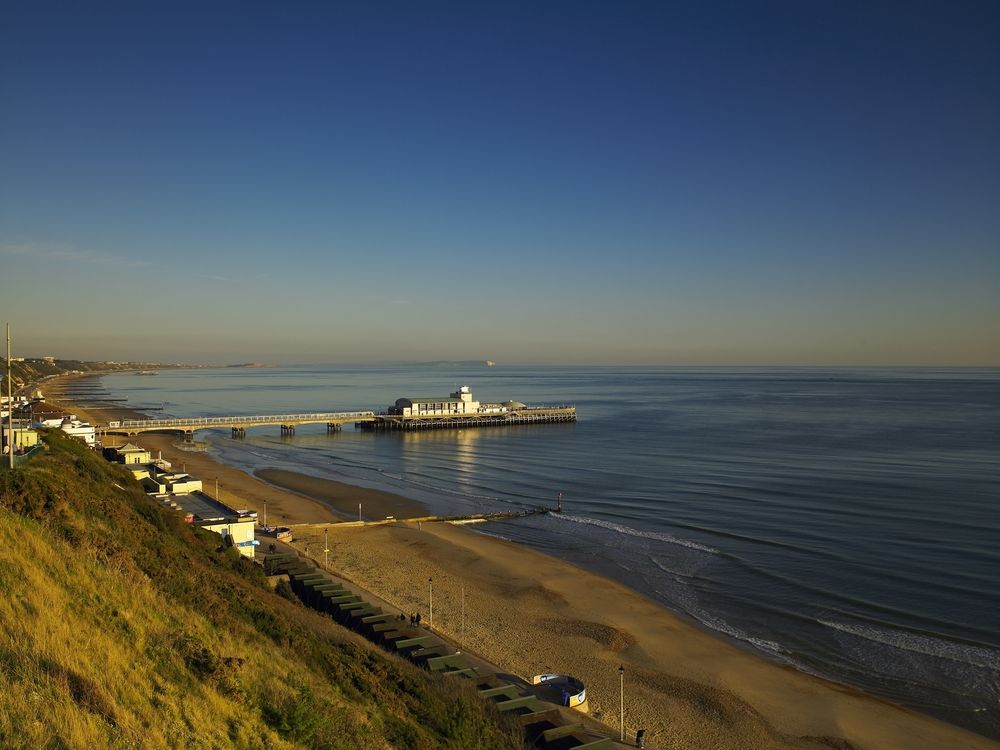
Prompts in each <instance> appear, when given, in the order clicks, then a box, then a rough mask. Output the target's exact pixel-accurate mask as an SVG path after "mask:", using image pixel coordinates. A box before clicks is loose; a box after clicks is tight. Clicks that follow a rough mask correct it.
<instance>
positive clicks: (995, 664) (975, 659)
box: [819, 620, 1000, 672]
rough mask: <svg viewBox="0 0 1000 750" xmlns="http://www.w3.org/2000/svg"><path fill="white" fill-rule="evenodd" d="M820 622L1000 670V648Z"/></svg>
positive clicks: (867, 637)
mask: <svg viewBox="0 0 1000 750" xmlns="http://www.w3.org/2000/svg"><path fill="white" fill-rule="evenodd" d="M819 623H820V624H821V625H825V626H826V627H828V628H832V629H834V630H839V631H840V632H842V633H847V634H848V635H853V636H856V637H858V638H864V639H865V640H867V641H872V642H874V643H881V644H882V645H884V646H891V647H892V648H898V649H900V650H903V651H912V652H914V653H917V654H924V655H925V656H935V657H938V658H940V659H950V660H951V661H956V662H960V663H962V664H968V665H970V666H973V667H982V668H984V669H990V670H993V671H997V672H1000V651H997V650H995V649H991V648H983V647H981V646H972V645H969V644H965V643H955V642H953V641H945V640H942V639H940V638H933V637H931V636H927V635H920V634H918V633H908V632H906V631H903V630H890V629H888V628H878V627H875V626H872V625H852V624H850V623H844V622H829V621H827V620H819Z"/></svg>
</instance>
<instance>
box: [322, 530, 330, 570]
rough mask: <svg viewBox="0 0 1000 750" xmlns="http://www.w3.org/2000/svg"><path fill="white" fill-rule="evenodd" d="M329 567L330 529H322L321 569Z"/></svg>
mask: <svg viewBox="0 0 1000 750" xmlns="http://www.w3.org/2000/svg"><path fill="white" fill-rule="evenodd" d="M329 567H330V529H323V568H324V569H326V568H329Z"/></svg>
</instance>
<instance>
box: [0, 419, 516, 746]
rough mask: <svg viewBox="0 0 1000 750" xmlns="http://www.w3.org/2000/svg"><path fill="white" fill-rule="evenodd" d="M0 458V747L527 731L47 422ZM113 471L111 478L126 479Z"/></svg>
mask: <svg viewBox="0 0 1000 750" xmlns="http://www.w3.org/2000/svg"><path fill="white" fill-rule="evenodd" d="M45 442H46V444H47V450H46V451H45V453H44V454H42V455H39V456H38V457H36V458H35V459H33V460H32V461H29V462H28V463H27V464H25V465H24V466H23V467H20V468H18V469H16V470H14V471H0V747H3V748H88V750H97V749H98V748H133V747H134V748H161V747H162V748H229V747H237V748H293V747H308V748H351V749H354V748H388V747H392V748H437V747H445V748H447V747H454V748H484V749H485V748H489V749H490V750H494V749H499V748H517V747H521V746H522V743H521V740H520V736H519V732H517V730H516V729H515V728H514V727H513V726H512V724H511V723H510V721H509V720H507V719H504V718H502V717H499V716H498V715H497V714H496V713H495V711H494V710H493V709H492V708H491V707H490V706H488V705H486V704H485V703H484V702H482V701H480V700H479V699H478V698H477V697H476V695H475V693H474V691H473V690H472V689H471V686H469V685H467V684H465V683H463V682H461V681H456V680H454V679H448V678H443V677H439V676H436V675H431V674H428V673H426V672H423V671H421V670H419V669H417V668H416V667H414V666H412V665H411V664H409V663H406V662H404V661H403V660H401V659H398V658H397V657H395V656H391V655H389V654H386V653H384V652H382V651H380V650H378V649H377V648H376V647H374V646H372V645H370V644H369V643H367V642H366V641H364V640H362V639H360V638H358V637H357V636H355V635H354V634H352V633H350V632H349V631H347V630H345V629H343V628H341V627H339V626H338V625H336V624H335V623H333V622H332V621H331V620H329V619H328V618H325V617H322V616H320V615H317V614H315V613H313V612H310V611H309V610H307V609H305V608H304V607H301V606H299V605H297V604H294V603H292V602H289V601H287V600H285V599H283V598H281V597H278V596H277V595H275V594H273V593H272V592H271V591H270V590H268V588H267V586H266V583H265V581H264V578H263V574H262V572H261V571H260V570H259V568H258V567H256V566H254V565H253V564H252V563H250V562H248V561H246V560H243V559H240V557H239V556H238V555H237V554H236V552H235V551H234V550H232V549H222V548H221V547H220V546H219V537H217V536H216V535H214V534H210V533H208V532H203V531H200V530H196V529H193V528H192V527H190V526H187V525H185V524H184V523H183V522H182V520H181V519H180V518H179V514H177V513H173V512H169V511H166V510H164V509H161V508H159V507H157V505H156V504H155V503H154V501H152V500H150V499H148V498H147V497H146V496H145V495H144V494H143V493H142V492H141V490H140V489H139V488H138V486H137V485H136V484H135V483H134V482H133V481H132V479H131V477H130V475H129V474H128V473H127V472H126V471H125V470H124V469H123V468H122V467H120V466H115V465H112V464H108V463H106V462H104V461H103V460H102V459H100V458H99V457H98V456H96V455H94V454H93V453H92V452H90V451H88V450H87V449H86V448H85V447H84V446H82V445H80V444H78V443H76V442H74V441H73V440H72V439H70V438H68V437H65V436H64V435H63V434H62V433H60V432H59V431H52V432H50V433H49V434H48V435H46V437H45ZM116 485H117V487H116Z"/></svg>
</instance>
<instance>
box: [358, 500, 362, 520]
mask: <svg viewBox="0 0 1000 750" xmlns="http://www.w3.org/2000/svg"><path fill="white" fill-rule="evenodd" d="M358 523H363V521H362V519H361V503H358Z"/></svg>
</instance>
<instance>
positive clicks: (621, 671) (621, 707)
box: [618, 664, 625, 742]
mask: <svg viewBox="0 0 1000 750" xmlns="http://www.w3.org/2000/svg"><path fill="white" fill-rule="evenodd" d="M618 679H619V680H620V681H621V692H620V693H619V700H618V716H619V718H620V720H621V737H620V738H619V739H620V740H621V741H622V742H624V741H625V665H624V664H622V665H621V666H620V667H618Z"/></svg>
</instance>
